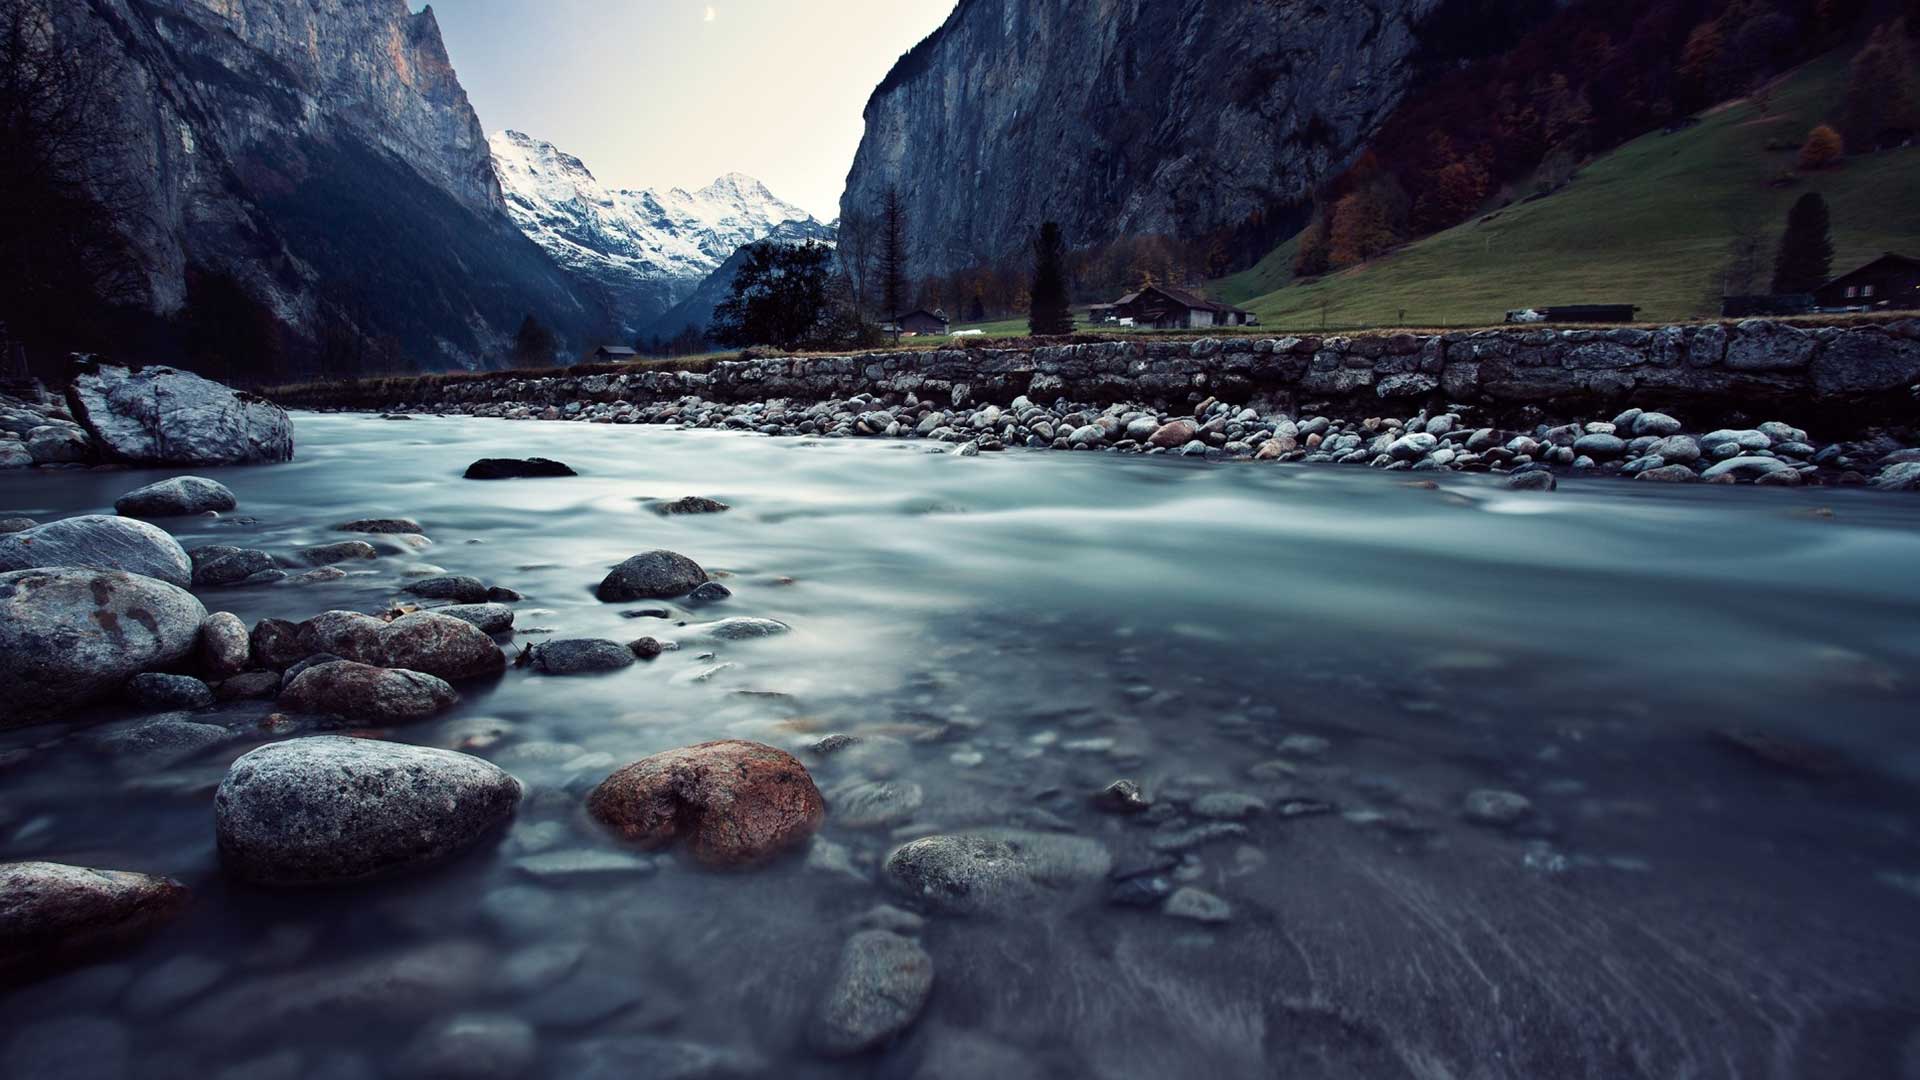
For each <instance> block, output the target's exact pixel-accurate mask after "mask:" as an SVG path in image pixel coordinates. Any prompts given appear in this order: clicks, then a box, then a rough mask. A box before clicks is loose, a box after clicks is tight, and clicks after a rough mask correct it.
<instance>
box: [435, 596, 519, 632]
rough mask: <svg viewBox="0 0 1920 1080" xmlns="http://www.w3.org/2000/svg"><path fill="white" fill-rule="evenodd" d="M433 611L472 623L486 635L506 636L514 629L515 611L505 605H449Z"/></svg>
mask: <svg viewBox="0 0 1920 1080" xmlns="http://www.w3.org/2000/svg"><path fill="white" fill-rule="evenodd" d="M433 610H434V611H435V612H436V613H438V614H441V615H445V616H447V617H448V618H450V619H460V620H463V621H465V622H470V623H472V624H473V625H475V626H477V627H479V628H480V632H481V633H484V634H504V633H506V632H507V631H509V630H511V629H513V609H512V608H510V607H508V606H507V605H505V604H492V603H488V604H449V605H447V606H446V607H443V608H434V609H433Z"/></svg>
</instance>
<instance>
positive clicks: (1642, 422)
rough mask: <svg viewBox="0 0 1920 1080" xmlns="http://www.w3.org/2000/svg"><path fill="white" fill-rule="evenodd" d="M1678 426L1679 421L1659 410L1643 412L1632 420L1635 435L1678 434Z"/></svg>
mask: <svg viewBox="0 0 1920 1080" xmlns="http://www.w3.org/2000/svg"><path fill="white" fill-rule="evenodd" d="M1680 428H1681V424H1680V421H1678V420H1676V419H1674V418H1673V417H1671V416H1668V415H1667V414H1666V413H1661V412H1643V413H1641V414H1640V415H1639V416H1637V417H1635V418H1634V421H1633V433H1634V434H1635V435H1658V436H1661V437H1665V436H1668V435H1678V434H1679V433H1680Z"/></svg>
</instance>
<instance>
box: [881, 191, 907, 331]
mask: <svg viewBox="0 0 1920 1080" xmlns="http://www.w3.org/2000/svg"><path fill="white" fill-rule="evenodd" d="M908 296H909V293H908V286H907V206H906V203H905V202H904V201H902V200H901V198H900V189H899V188H896V187H889V188H888V189H887V195H886V199H885V201H884V202H882V203H881V207H880V303H881V306H882V307H884V308H885V310H884V311H882V312H881V314H882V315H883V316H884V317H885V318H886V320H887V321H888V322H892V321H893V320H895V319H897V318H899V317H900V316H901V315H904V314H906V310H907V303H908V300H907V298H908Z"/></svg>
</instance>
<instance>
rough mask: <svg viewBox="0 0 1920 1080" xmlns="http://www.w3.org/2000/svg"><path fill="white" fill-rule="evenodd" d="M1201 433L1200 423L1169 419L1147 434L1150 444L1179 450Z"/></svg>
mask: <svg viewBox="0 0 1920 1080" xmlns="http://www.w3.org/2000/svg"><path fill="white" fill-rule="evenodd" d="M1199 433H1200V425H1198V424H1196V423H1194V422H1193V421H1191V420H1169V421H1167V422H1166V423H1164V424H1162V425H1160V426H1159V427H1158V428H1155V429H1154V432H1153V434H1151V435H1149V436H1147V445H1148V446H1158V447H1160V448H1161V449H1163V450H1177V449H1179V448H1180V447H1182V446H1185V445H1187V444H1188V443H1190V442H1192V441H1193V438H1194V436H1195V435H1198V434H1199Z"/></svg>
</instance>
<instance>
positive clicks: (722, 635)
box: [692, 586, 793, 641]
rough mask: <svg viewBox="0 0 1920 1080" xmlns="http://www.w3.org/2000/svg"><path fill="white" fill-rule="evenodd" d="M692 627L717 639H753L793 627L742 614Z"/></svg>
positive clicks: (701, 633) (695, 630) (777, 621)
mask: <svg viewBox="0 0 1920 1080" xmlns="http://www.w3.org/2000/svg"><path fill="white" fill-rule="evenodd" d="M702 588H705V586H702ZM692 629H693V631H694V632H695V633H696V634H698V635H699V636H701V637H709V638H713V639H714V640H716V641H751V640H753V639H754V638H763V637H774V636H776V635H779V634H784V633H786V632H787V631H788V630H791V629H793V628H792V627H790V626H788V625H787V624H786V623H783V622H781V621H779V620H778V619H756V618H753V617H751V616H745V615H741V616H736V617H734V618H731V619H716V620H715V621H713V622H710V623H702V624H701V625H699V626H696V627H693V628H692Z"/></svg>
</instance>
